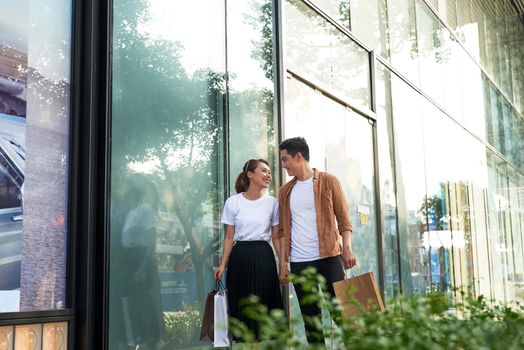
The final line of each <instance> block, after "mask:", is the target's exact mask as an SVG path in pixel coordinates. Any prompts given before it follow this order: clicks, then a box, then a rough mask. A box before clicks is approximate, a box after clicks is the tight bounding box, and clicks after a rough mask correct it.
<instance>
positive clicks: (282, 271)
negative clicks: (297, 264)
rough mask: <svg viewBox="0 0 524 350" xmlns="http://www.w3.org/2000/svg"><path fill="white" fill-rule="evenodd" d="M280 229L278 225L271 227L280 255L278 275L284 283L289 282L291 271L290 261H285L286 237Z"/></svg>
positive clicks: (278, 254) (276, 249)
mask: <svg viewBox="0 0 524 350" xmlns="http://www.w3.org/2000/svg"><path fill="white" fill-rule="evenodd" d="M279 231H280V229H279V227H278V225H276V226H273V227H272V228H271V239H272V241H273V246H274V247H275V251H276V253H277V256H278V266H279V268H278V275H279V279H280V284H282V285H284V284H287V283H288V280H287V279H288V276H289V274H290V273H291V272H290V271H289V266H288V263H287V262H286V261H285V258H284V251H285V250H284V249H285V246H284V237H280V232H279Z"/></svg>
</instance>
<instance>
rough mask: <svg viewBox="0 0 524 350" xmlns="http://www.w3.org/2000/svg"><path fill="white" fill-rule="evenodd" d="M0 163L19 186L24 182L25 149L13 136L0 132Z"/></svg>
mask: <svg viewBox="0 0 524 350" xmlns="http://www.w3.org/2000/svg"><path fill="white" fill-rule="evenodd" d="M0 165H1V166H3V167H4V169H5V170H6V171H7V173H8V174H9V175H10V176H11V177H12V178H13V180H14V181H15V182H16V184H17V185H18V186H19V187H21V186H22V184H23V183H24V175H25V172H24V168H25V150H24V148H23V147H22V146H21V145H20V143H19V142H18V141H17V140H16V139H14V138H13V137H9V136H4V135H1V134H0Z"/></svg>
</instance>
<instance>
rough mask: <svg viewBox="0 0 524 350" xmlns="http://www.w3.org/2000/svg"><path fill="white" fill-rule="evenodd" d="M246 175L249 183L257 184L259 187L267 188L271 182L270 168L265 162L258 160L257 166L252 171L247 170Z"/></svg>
mask: <svg viewBox="0 0 524 350" xmlns="http://www.w3.org/2000/svg"><path fill="white" fill-rule="evenodd" d="M247 176H248V178H249V180H250V185H255V186H259V187H261V188H268V187H269V184H270V183H271V179H272V176H271V169H269V166H268V165H267V164H265V163H262V162H258V165H257V167H256V168H255V170H254V171H253V172H251V171H248V172H247Z"/></svg>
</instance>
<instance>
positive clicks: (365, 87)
mask: <svg viewBox="0 0 524 350" xmlns="http://www.w3.org/2000/svg"><path fill="white" fill-rule="evenodd" d="M88 3H89V2H88ZM97 3H98V2H97ZM275 4H278V9H279V10H281V13H280V16H281V17H279V18H277V17H276V16H275V13H277V11H276V9H275V8H273V6H274V5H275ZM514 4H515V2H514V1H509V0H507V1H490V0H475V1H473V0H438V1H436V0H435V1H433V0H373V1H367V0H351V1H350V0H285V1H282V3H280V2H278V1H272V0H252V1H249V2H246V1H241V0H225V1H220V2H217V1H213V0H196V1H192V2H183V3H179V2H177V3H171V2H165V1H158V0H147V1H146V0H132V1H122V0H114V1H113V2H112V3H111V4H110V8H109V9H107V11H108V13H107V18H105V16H103V15H101V16H100V17H98V19H97V21H100V22H96V21H94V20H93V18H91V16H94V14H90V13H88V12H85V11H83V10H84V7H86V6H87V5H85V4H84V3H82V4H80V5H79V7H76V6H77V4H76V2H73V1H70V0H52V1H46V2H41V3H38V2H34V1H32V2H31V1H29V2H27V1H26V2H23V1H13V0H8V1H3V2H2V3H1V4H0V28H2V30H1V33H0V350H1V349H13V350H14V349H26V348H35V349H62V348H63V349H65V348H67V347H68V346H69V347H71V345H68V344H73V343H74V344H79V341H78V340H75V339H73V340H72V339H71V338H72V335H73V334H74V335H75V337H76V334H82V335H81V336H80V335H79V336H78V337H82V336H84V334H83V332H81V331H82V330H86V329H88V328H90V327H91V326H88V325H87V321H86V322H81V321H85V320H86V319H88V318H89V317H91V316H86V315H84V314H82V312H84V310H83V307H82V305H83V306H85V308H86V309H87V311H86V314H90V313H93V314H96V315H98V314H100V315H102V316H99V318H98V319H96V320H95V321H92V320H90V322H94V323H99V324H95V325H94V326H92V327H91V328H93V329H98V330H99V332H98V333H97V334H103V335H104V337H102V338H101V339H100V340H94V343H96V344H97V345H98V344H101V345H100V346H99V348H102V345H104V346H105V345H107V348H109V349H122V348H127V347H140V348H141V347H144V348H148V346H149V348H154V347H155V346H158V345H159V344H162V345H163V346H164V348H172V349H189V348H197V347H202V346H204V347H205V346H206V344H204V343H201V342H200V341H199V339H198V338H199V331H200V324H201V317H202V311H203V303H204V301H205V297H206V295H207V293H208V292H209V291H210V289H211V288H212V274H213V270H214V268H215V267H216V266H217V265H218V261H219V260H218V259H219V257H220V255H221V252H222V245H223V237H224V229H223V227H222V225H221V224H220V213H221V211H222V207H223V203H224V201H225V199H226V198H227V197H228V196H230V195H231V194H232V193H233V192H234V191H233V189H232V187H233V186H232V185H233V183H234V180H235V178H236V176H237V175H238V173H239V172H240V171H241V167H242V165H243V164H244V163H245V161H246V160H247V159H250V158H265V159H267V160H268V161H269V164H270V166H271V168H272V171H273V174H282V172H281V167H280V164H279V154H278V147H277V145H278V143H279V142H280V141H281V140H282V139H285V138H289V137H293V136H304V137H305V138H306V140H307V141H308V142H309V144H310V147H311V164H312V166H314V167H316V168H318V169H320V170H327V171H328V172H331V173H333V174H335V175H336V176H337V177H338V178H339V179H340V180H341V183H342V185H343V188H344V191H345V193H346V198H347V200H348V203H349V205H350V216H351V219H352V221H353V225H354V235H353V238H352V239H353V249H354V251H355V253H356V255H357V258H358V260H359V265H360V266H359V267H360V269H359V272H361V273H362V272H367V271H373V272H374V273H375V276H376V278H377V280H378V282H379V285H380V287H381V289H382V291H383V294H384V296H385V299H386V302H388V301H390V300H391V299H392V298H395V297H396V296H398V295H400V294H406V295H411V294H424V293H427V292H430V291H435V290H441V291H446V292H449V293H455V292H454V290H455V287H457V288H464V289H467V290H468V291H471V292H472V293H474V294H475V295H484V296H486V297H487V298H488V299H492V300H496V301H500V302H508V303H511V302H515V301H519V302H524V63H523V62H524V60H523V57H524V23H523V21H522V18H523V9H522V8H520V10H519V7H518V6H513V5H514ZM87 7H89V6H87ZM95 7H96V6H95ZM102 7H103V6H102ZM75 9H76V10H75ZM75 11H76V12H78V14H77V17H78V18H77V17H75V18H76V20H77V21H78V23H76V25H77V26H78V29H77V30H78V32H74V28H76V27H75V21H74V20H73V17H74V14H75V13H76V12H75ZM519 11H520V12H519ZM81 12H82V13H81ZM92 20H93V21H92ZM95 22H96V23H95ZM89 23H91V24H89ZM84 24H86V25H88V24H89V25H93V26H95V28H87V29H85V28H84V27H83V25H84ZM106 26H107V28H106ZM275 29H278V30H279V31H278V32H275ZM106 30H107V31H108V32H106ZM73 32H74V33H73ZM98 36H99V37H98ZM94 37H96V39H94ZM89 38H91V39H92V41H90V40H88V39H89ZM277 39H278V40H277ZM74 40H79V42H78V45H77V46H75V45H76V44H77V43H74V42H73V41H74ZM105 40H108V43H105ZM105 44H108V49H107V50H104V49H103V48H104V45H105ZM75 47H76V50H75V51H73V48H75ZM95 48H96V49H95ZM99 48H102V50H101V51H102V52H98V51H97V50H98V49H99ZM280 49H281V50H280ZM74 53H77V55H75V54H74ZM87 53H89V54H87ZM90 55H93V58H92V59H93V62H91V61H90V60H89V59H88V57H91V56H90ZM105 59H107V62H108V67H105V66H104V64H105V63H104V62H105ZM86 62H87V63H86ZM99 68H100V69H99ZM105 68H107V71H104V69H105ZM91 70H92V71H91ZM277 72H278V73H279V74H277ZM281 73H282V74H281ZM87 76H96V77H97V78H96V79H95V78H93V80H92V81H91V80H89V81H87V80H88V79H87V78H86V77H87ZM75 79H76V80H75ZM97 79H100V80H101V81H100V82H99V81H98V80H97ZM86 81H87V82H86ZM86 90H89V91H87V92H86ZM280 99H281V100H280ZM75 101H76V103H77V104H78V105H74V103H75ZM90 103H93V105H95V104H98V103H99V104H100V106H98V105H97V107H96V108H95V107H93V108H92V109H93V110H92V111H89V112H85V113H86V114H88V116H89V118H90V119H89V120H90V123H92V124H85V121H84V120H83V119H82V117H83V116H84V114H83V112H78V120H76V119H75V118H74V117H72V115H75V116H76V114H75V108H76V109H81V108H82V107H85V106H86V105H89V106H92V105H91V104H90ZM88 126H89V127H88ZM90 127H92V128H90ZM105 127H107V130H105ZM84 128H85V129H86V130H84ZM86 135H91V136H86ZM92 135H97V136H96V137H95V136H92ZM90 137H92V138H90ZM84 139H86V140H91V142H95V141H96V146H95V145H90V146H92V149H88V150H84V149H83V148H82V147H81V146H80V145H83V143H84V142H89V141H85V140H84ZM93 140H94V141H93ZM77 144H78V145H79V146H77ZM84 146H85V145H84ZM76 147H79V148H78V149H77V148H76ZM105 147H107V149H106V148H105ZM98 152H100V153H101V154H99V153H98ZM73 157H77V159H75V158H73ZM84 158H86V159H84ZM78 164H87V165H88V166H87V168H86V169H87V170H86V171H88V172H89V171H91V170H90V169H91V168H96V170H93V174H95V173H96V175H93V174H92V173H89V174H90V175H85V177H86V178H87V177H89V176H91V177H93V176H94V177H96V179H94V180H93V179H91V178H89V179H90V180H89V181H92V182H90V184H95V183H96V186H94V185H93V187H90V186H88V185H86V182H89V181H88V180H85V179H84V178H82V176H79V175H78V174H77V173H78V172H82V171H84V169H82V170H75V167H76V165H78ZM77 177H78V178H77ZM273 179H274V181H273V183H272V184H271V187H270V189H269V192H270V194H273V195H277V194H278V189H279V187H280V185H282V182H285V181H288V180H289V179H288V178H285V177H284V176H281V177H279V176H273ZM105 181H107V183H106V182H105ZM105 186H107V187H105ZM84 187H85V188H84ZM92 189H95V191H96V192H97V193H96V195H93V196H94V197H93V199H90V200H92V201H94V202H89V203H84V202H83V201H82V200H78V204H77V203H76V200H77V197H76V195H77V194H78V193H80V192H82V191H85V192H89V191H92ZM77 192H78V193H77ZM80 199H82V198H80ZM83 206H85V207H86V208H83ZM93 208H95V209H93ZM82 215H87V216H88V218H87V219H86V220H92V221H90V222H92V227H91V226H89V227H87V228H82V227H78V226H76V225H78V224H77V222H82V220H81V219H82V217H81V216H82ZM104 216H105V217H106V218H107V220H104ZM82 234H85V235H86V236H89V237H83V236H81V235H82ZM84 238H85V239H86V240H84ZM87 241H88V242H91V243H92V244H93V246H91V245H86V246H83V244H84V243H85V242H87ZM106 244H107V246H106ZM68 249H69V250H68ZM79 252H80V253H81V254H80V253H79ZM76 253H79V254H78V256H77V254H76ZM68 257H72V258H71V259H68ZM77 259H78V260H77ZM82 259H84V260H82ZM91 260H92V261H91ZM77 263H78V266H81V267H82V266H83V267H85V269H84V270H82V269H81V268H78V267H77V265H76V264H77ZM89 264H91V265H89ZM86 266H87V267H86ZM87 270H89V271H91V270H92V271H94V273H93V277H92V279H93V280H96V281H95V282H92V284H91V286H94V287H93V290H95V291H94V292H93V295H91V294H89V293H91V290H89V291H88V292H86V293H87V294H86V295H83V294H81V293H79V292H78V291H77V290H76V289H75V288H78V287H75V286H79V285H82V286H83V284H82V283H80V282H79V281H81V279H82V278H83V277H82V276H74V275H75V274H76V272H78V271H87ZM95 275H96V276H95ZM68 276H73V277H72V280H71V278H70V279H68ZM98 280H100V282H98ZM86 283H87V282H86ZM97 288H98V289H97ZM88 289H89V288H88ZM290 289H291V293H292V288H290ZM96 293H98V294H96ZM88 294H89V295H88ZM95 294H96V296H94V295H95ZM72 295H76V296H78V295H83V296H85V300H84V299H82V300H76V299H75V298H73V297H72ZM455 295H457V296H459V294H458V293H455ZM106 296H107V300H106V299H105V297H106ZM75 300H76V301H75ZM70 304H71V305H70ZM92 305H93V306H92ZM288 305H292V307H291V309H292V310H291V311H297V305H296V300H295V299H293V300H291V301H290V303H289V304H288ZM293 305H294V306H293ZM293 309H294V310H293ZM40 311H46V313H45V314H42V315H45V316H42V318H40V315H41V314H39V312H40ZM49 311H51V312H49ZM13 312H15V313H16V312H25V313H24V316H23V317H25V318H23V320H24V321H23V322H19V321H16V322H13V323H9V322H8V321H9V320H7V321H6V318H9V317H11V318H13V319H14V318H16V317H13V316H12V315H13V314H12V313H13ZM6 315H7V316H6ZM28 315H29V316H28ZM48 315H52V317H53V318H52V319H50V320H49V321H48V322H47V323H46V320H45V317H47V316H48ZM56 315H58V318H55V316H56ZM77 316H78V317H80V319H79V322H78V323H77V324H73V323H70V322H69V321H70V320H72V319H74V318H75V317H77ZM49 317H51V316H49ZM93 317H95V318H96V317H97V316H93ZM106 321H107V326H106V325H105V324H106ZM103 327H106V328H103ZM77 328H82V329H77ZM102 328H103V329H102ZM77 331H78V332H77ZM86 337H87V338H88V336H87V335H86ZM106 343H107V344H106ZM82 346H83V345H82ZM95 348H96V346H95Z"/></svg>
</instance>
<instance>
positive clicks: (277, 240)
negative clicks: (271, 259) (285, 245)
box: [271, 225, 283, 261]
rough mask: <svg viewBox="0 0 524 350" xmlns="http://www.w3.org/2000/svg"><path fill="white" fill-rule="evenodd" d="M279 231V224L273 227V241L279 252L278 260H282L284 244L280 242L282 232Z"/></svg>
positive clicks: (276, 250)
mask: <svg viewBox="0 0 524 350" xmlns="http://www.w3.org/2000/svg"><path fill="white" fill-rule="evenodd" d="M278 231H279V229H278V225H275V226H273V227H271V241H272V242H273V248H275V253H277V257H278V261H282V259H283V255H282V244H281V243H280V234H279V232H278Z"/></svg>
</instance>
